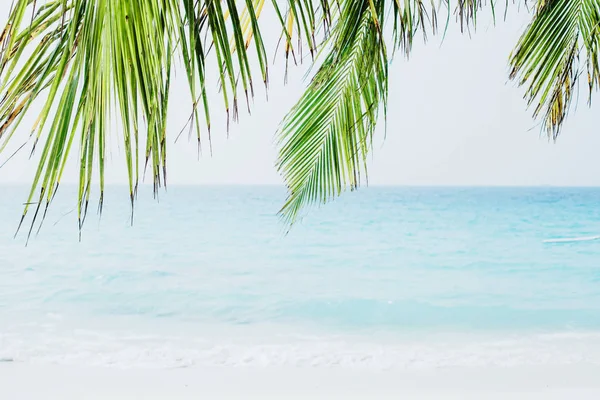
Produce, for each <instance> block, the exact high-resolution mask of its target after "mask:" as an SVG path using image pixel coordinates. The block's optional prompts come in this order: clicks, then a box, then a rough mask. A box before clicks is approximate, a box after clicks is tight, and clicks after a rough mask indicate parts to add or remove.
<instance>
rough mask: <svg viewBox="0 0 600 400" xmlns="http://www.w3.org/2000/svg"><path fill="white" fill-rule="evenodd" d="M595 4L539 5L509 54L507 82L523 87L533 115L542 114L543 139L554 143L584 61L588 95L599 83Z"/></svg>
mask: <svg viewBox="0 0 600 400" xmlns="http://www.w3.org/2000/svg"><path fill="white" fill-rule="evenodd" d="M599 44H600V0H569V1H564V0H545V1H539V2H538V4H537V9H536V12H535V16H534V18H533V21H532V22H531V24H530V25H529V27H528V29H527V31H526V32H525V34H524V35H523V36H522V37H521V39H520V40H519V43H518V44H517V48H516V49H515V51H514V53H513V54H512V56H511V59H510V62H511V64H512V67H513V68H512V71H511V78H514V79H518V80H519V83H520V84H521V85H523V84H526V85H527V92H526V98H527V100H528V103H529V104H533V103H537V105H536V106H535V109H534V116H536V117H537V116H538V115H539V114H540V113H543V115H544V116H543V118H544V127H545V130H546V132H547V134H548V137H550V138H552V139H554V140H556V138H557V136H558V135H559V133H560V129H561V127H562V123H563V122H564V119H565V116H566V114H567V112H568V109H569V105H570V103H571V100H572V98H573V89H574V87H575V84H576V82H577V78H578V76H579V74H580V72H581V71H580V69H579V65H578V60H579V59H580V58H584V59H585V63H586V65H587V75H588V83H589V89H590V94H591V91H592V90H593V89H594V88H595V87H596V86H597V85H598V83H599V80H600V71H599V69H598V46H599Z"/></svg>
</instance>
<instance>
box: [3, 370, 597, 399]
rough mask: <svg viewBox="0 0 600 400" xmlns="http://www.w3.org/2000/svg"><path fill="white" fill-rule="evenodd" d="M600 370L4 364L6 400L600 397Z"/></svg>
mask: <svg viewBox="0 0 600 400" xmlns="http://www.w3.org/2000/svg"><path fill="white" fill-rule="evenodd" d="M599 376H600V366H592V365H577V364H575V365H569V366H556V367H549V366H547V367H508V368H507V367H504V368H495V367H487V368H480V369H474V368H449V369H426V370H422V371H415V370H412V371H409V370H388V371H384V372H375V371H368V370H359V369H357V370H351V369H342V368H339V369H338V368H328V369H321V368H314V369H268V368H265V369H260V368H209V369H207V368H185V369H171V370H162V369H156V370H153V369H128V370H122V369H115V368H97V369H95V368H90V367H85V368H78V367H59V366H51V365H37V366H36V365H27V364H19V363H4V364H3V365H0V391H1V395H0V398H2V399H10V400H25V399H27V400H30V399H44V400H51V399H57V400H58V399H60V400H81V399H86V400H87V399H93V400H97V399H110V400H117V399H119V400H120V399H123V400H125V399H127V400H134V399H135V400H138V399H149V400H159V399H169V400H173V399H202V398H210V399H251V398H252V399H254V398H256V399H281V398H286V399H288V398H292V399H338V398H339V399H342V398H343V399H398V398H402V399H416V400H425V399H456V400H458V399H461V400H463V399H467V400H468V399H473V400H480V399H498V400H500V399H511V400H516V399H539V400H542V399H543V400H558V399H570V400H575V399H576V400H587V399H590V400H592V399H599V398H600V379H598V377H599Z"/></svg>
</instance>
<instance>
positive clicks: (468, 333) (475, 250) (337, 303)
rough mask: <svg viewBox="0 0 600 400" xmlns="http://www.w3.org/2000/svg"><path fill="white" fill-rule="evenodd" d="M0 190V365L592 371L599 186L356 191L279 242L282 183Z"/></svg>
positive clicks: (598, 346) (597, 324) (597, 325)
mask: <svg viewBox="0 0 600 400" xmlns="http://www.w3.org/2000/svg"><path fill="white" fill-rule="evenodd" d="M27 189H28V188H26V187H18V186H13V187H11V186H2V187H0V359H3V360H12V361H13V362H19V363H32V364H33V363H35V364H61V365H63V364H64V365H86V366H88V365H92V366H112V367H115V368H132V367H143V368H176V367H193V366H242V367H243V366H250V367H254V366H258V367H268V366H300V367H306V366H323V367H343V368H368V369H386V368H429V367H446V366H486V365H495V366H499V365H500V366H502V365H506V366H510V365H522V364H566V363H582V362H583V363H595V364H600V240H598V237H597V236H598V235H600V188H408V187H370V188H364V189H360V190H359V191H357V192H355V193H347V194H345V195H344V196H342V197H341V198H339V199H338V200H336V201H335V202H333V203H330V204H328V205H326V206H321V207H317V208H315V209H313V210H311V211H310V212H309V213H308V214H306V215H305V216H304V218H303V219H302V220H300V221H299V223H298V224H297V225H296V226H294V227H293V229H292V230H291V231H290V232H289V233H288V234H287V235H286V234H285V226H284V225H283V223H282V222H281V221H280V220H279V218H278V217H277V215H276V213H277V211H278V209H279V207H280V206H281V204H282V203H283V201H284V199H285V191H284V189H283V188H280V187H275V186H273V187H260V186H256V187H241V186H240V187H238V186H231V187H226V186H223V187H203V186H196V187H192V186H190V187H185V186H174V187H170V188H169V189H168V192H166V193H165V192H160V193H159V201H158V202H155V201H153V200H152V194H151V189H148V188H144V189H142V190H141V192H140V195H139V201H138V202H137V205H136V211H135V222H134V224H133V226H131V225H130V209H129V204H128V190H127V188H126V187H118V186H114V187H109V188H108V189H107V194H106V200H105V204H104V212H103V215H102V217H101V218H100V217H99V216H98V215H97V214H96V213H95V209H96V204H95V203H94V204H91V205H90V209H91V211H90V215H89V216H88V219H87V221H86V225H85V228H84V231H83V234H82V240H81V242H79V240H78V229H77V221H76V212H75V211H74V205H75V200H76V199H75V188H74V187H65V188H62V189H61V191H60V193H59V195H58V196H57V198H56V200H55V204H54V205H53V207H52V209H51V211H50V212H49V215H48V217H47V218H46V221H45V224H44V226H43V228H42V229H41V231H40V233H39V234H38V235H37V236H36V230H37V229H34V231H33V234H32V238H31V240H30V242H29V244H28V246H25V241H26V234H27V230H28V226H25V229H23V231H22V232H21V233H20V234H19V235H17V237H16V238H13V234H14V232H15V229H16V227H17V225H18V222H19V218H20V213H21V209H22V203H23V202H24V200H25V199H26V194H27Z"/></svg>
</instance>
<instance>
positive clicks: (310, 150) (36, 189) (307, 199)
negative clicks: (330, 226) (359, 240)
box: [0, 0, 600, 234]
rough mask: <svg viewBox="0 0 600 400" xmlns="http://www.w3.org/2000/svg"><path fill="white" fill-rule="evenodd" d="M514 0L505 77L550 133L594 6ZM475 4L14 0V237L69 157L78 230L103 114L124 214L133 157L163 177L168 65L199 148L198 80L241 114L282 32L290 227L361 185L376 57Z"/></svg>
mask: <svg viewBox="0 0 600 400" xmlns="http://www.w3.org/2000/svg"><path fill="white" fill-rule="evenodd" d="M505 2H506V6H508V3H509V2H508V0H504V1H502V2H501V3H502V4H504V3H505ZM511 3H513V2H512V1H511ZM522 3H524V4H527V2H526V1H525V0H523V1H522ZM530 3H533V9H534V13H533V20H532V22H531V24H530V26H529V27H528V28H527V30H526V32H525V33H524V34H523V36H522V37H521V39H520V41H519V42H518V43H517V47H516V49H515V51H514V53H513V54H512V55H511V58H510V63H511V66H512V72H511V77H512V78H515V79H518V82H519V83H520V84H522V85H525V86H526V88H527V91H526V98H527V100H528V102H529V103H530V104H534V105H535V107H534V114H535V115H536V116H538V115H543V118H544V126H545V128H546V130H547V132H548V134H549V135H550V136H551V137H553V138H556V136H557V135H558V133H559V131H560V127H561V125H562V122H563V120H564V117H565V115H566V113H567V111H568V106H569V104H570V101H571V98H572V92H573V87H574V85H575V82H576V80H577V77H578V76H579V74H580V73H581V72H582V71H581V70H580V67H579V65H578V64H577V62H578V60H580V59H583V60H584V64H585V66H586V69H587V74H588V82H589V87H590V90H592V89H594V88H595V86H596V85H597V84H598V82H599V79H600V77H599V75H600V73H599V69H598V53H597V52H598V29H599V18H600V0H539V1H537V2H532V1H531V0H530ZM484 6H488V7H491V10H492V12H493V13H494V14H495V13H496V10H497V4H496V2H495V1H493V0H487V1H485V0H456V1H454V0H127V1H114V0H47V1H45V2H42V1H36V0H15V1H14V2H13V4H12V7H11V10H10V15H9V19H8V21H7V24H6V26H5V28H4V29H3V31H2V32H1V34H0V46H1V48H0V155H2V154H3V153H4V154H6V149H7V146H8V144H9V143H10V142H12V141H13V138H14V137H15V132H16V131H17V128H18V127H19V126H20V124H21V122H22V121H23V119H24V116H25V115H26V114H28V113H34V114H35V115H36V120H35V123H34V124H33V126H31V127H30V128H31V130H30V141H29V142H30V143H31V148H32V150H31V152H32V153H33V152H34V151H38V152H40V153H39V154H38V155H39V158H40V161H39V167H38V169H37V172H36V174H35V176H34V179H33V184H32V186H31V192H30V194H29V198H28V200H27V203H26V205H25V209H24V212H23V217H22V219H21V223H22V222H23V220H24V219H25V216H26V215H27V214H28V212H30V211H32V212H33V213H34V217H33V221H32V223H31V226H30V228H29V233H30V234H31V232H32V230H33V228H34V225H35V222H36V221H39V222H40V224H39V225H40V226H41V223H42V222H43V217H44V216H45V214H46V211H47V209H48V206H49V205H50V204H51V202H52V199H53V197H54V195H55V194H56V192H57V190H58V187H59V184H60V181H61V177H62V175H63V172H64V170H65V165H66V163H67V160H68V159H69V158H70V157H78V159H77V160H78V162H79V166H80V176H79V199H78V215H79V226H80V228H81V226H82V224H83V223H84V221H85V216H86V214H87V210H88V203H89V199H90V193H91V188H92V180H93V177H94V176H95V175H98V176H99V187H100V211H101V209H102V203H103V201H104V168H105V154H106V151H107V149H106V147H107V141H108V139H107V138H108V135H109V133H110V131H111V130H112V125H111V124H113V122H114V121H117V125H118V126H119V127H120V128H119V129H118V134H119V136H120V137H121V138H122V143H123V148H124V154H125V162H126V166H127V171H128V177H129V191H130V199H131V204H132V210H133V203H134V200H135V197H136V193H137V188H138V182H139V180H140V179H141V178H140V176H141V175H142V174H143V171H140V167H143V168H144V170H146V169H147V170H148V173H149V174H150V173H151V175H152V179H153V182H154V188H155V191H156V190H158V188H159V187H161V186H163V185H166V184H167V145H168V140H167V121H166V119H167V110H168V106H169V92H170V83H171V79H172V75H173V71H172V67H173V65H175V63H181V64H182V65H183V66H184V70H185V75H186V77H187V82H188V86H189V92H190V95H191V103H192V104H191V106H192V115H191V117H190V121H189V123H190V127H191V128H192V129H193V132H195V136H196V140H197V143H198V146H200V145H201V143H202V142H203V141H204V139H205V138H206V139H207V140H208V141H209V142H210V132H211V107H210V104H209V95H208V94H207V87H208V86H209V85H214V84H215V83H216V82H218V84H219V85H220V86H219V88H220V96H221V97H222V101H223V104H224V106H225V109H226V114H227V115H226V118H227V121H228V124H229V120H230V119H232V120H236V119H237V116H238V109H239V108H240V107H241V105H240V103H241V102H244V103H245V104H246V105H247V107H248V108H249V105H248V104H249V98H250V97H252V96H253V94H254V90H255V87H256V86H257V85H265V86H266V87H268V85H269V61H268V59H269V58H268V57H269V55H268V54H267V52H266V50H265V40H266V39H269V40H274V41H281V42H282V44H283V45H282V47H283V52H284V54H285V60H286V62H285V63H286V66H285V67H286V68H287V66H288V64H289V62H290V61H293V62H298V60H300V59H302V57H303V53H305V54H310V56H311V63H312V64H311V67H312V68H313V69H314V73H313V74H312V76H313V77H312V80H311V81H310V83H309V84H308V87H307V89H306V91H305V93H304V95H303V96H302V97H301V98H300V100H299V101H298V102H297V104H296V105H295V106H294V107H293V108H292V109H291V110H290V112H289V113H288V114H287V116H286V117H285V119H284V120H283V122H282V124H281V127H280V129H279V131H278V132H277V138H278V145H279V158H278V161H277V167H278V169H279V171H280V172H281V174H282V175H283V178H284V180H285V182H286V184H287V188H288V195H289V196H288V199H287V201H286V203H285V205H284V206H283V208H282V209H281V215H282V216H283V217H284V219H285V220H286V221H287V222H289V223H292V222H293V221H294V220H295V219H296V218H297V216H298V212H299V211H300V210H301V209H302V208H303V207H305V206H307V205H309V204H312V203H318V202H325V201H327V200H329V199H331V198H333V197H334V196H337V195H339V194H340V193H341V192H342V191H343V190H345V189H347V188H350V189H354V188H356V187H358V186H359V185H360V184H361V180H364V179H366V174H367V171H366V163H365V160H366V156H367V154H368V152H369V150H370V148H371V138H372V135H373V132H374V129H375V126H376V123H377V122H378V120H380V119H381V116H380V114H383V118H385V113H386V104H387V97H388V75H389V72H388V64H389V61H390V59H391V56H392V54H393V53H394V52H396V51H397V50H398V51H402V52H404V53H405V54H406V55H408V54H409V53H410V50H411V47H412V44H413V40H414V39H415V38H416V37H417V36H418V35H420V36H421V37H424V38H426V37H427V36H428V35H431V34H435V33H436V32H437V30H438V25H440V22H439V21H440V20H441V21H445V23H444V22H442V23H441V24H442V25H444V26H442V27H441V28H443V29H444V31H445V29H447V27H448V23H449V22H450V20H451V19H455V20H457V21H458V23H459V25H460V28H461V30H466V29H470V28H471V27H472V26H474V24H475V22H476V20H477V14H478V11H479V10H480V9H481V8H482V7H484ZM265 9H270V12H272V14H273V15H275V18H276V20H277V22H278V23H279V24H280V26H281V35H280V36H278V37H276V38H271V37H268V38H267V37H264V36H263V34H262V32H261V26H264V25H263V24H264V22H263V21H264V19H261V15H264V14H265ZM263 18H264V17H263ZM213 70H214V71H215V72H214V73H213V72H209V71H213ZM257 82H259V83H257ZM36 101H37V103H39V104H40V106H39V107H38V108H39V110H38V109H37V108H36V107H34V105H35V104H36ZM73 145H75V146H76V147H78V149H77V156H75V155H74V154H73ZM38 147H39V149H38ZM142 147H143V148H142ZM10 156H11V157H12V155H10ZM9 158H10V157H9ZM0 165H1V164H0ZM30 209H32V210H30ZM19 226H20V225H19Z"/></svg>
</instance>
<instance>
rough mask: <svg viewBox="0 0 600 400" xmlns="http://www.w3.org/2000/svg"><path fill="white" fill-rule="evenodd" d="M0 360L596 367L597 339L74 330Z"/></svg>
mask: <svg viewBox="0 0 600 400" xmlns="http://www.w3.org/2000/svg"><path fill="white" fill-rule="evenodd" d="M0 358H2V359H10V360H14V362H18V363H21V362H24V363H32V364H59V365H81V366H111V367H117V368H126V369H127V368H182V367H191V366H202V367H214V366H233V367H338V368H351V369H354V368H359V369H369V370H385V369H391V368H401V369H429V368H442V367H444V368H445V367H479V366H482V367H483V366H521V365H565V364H572V363H588V364H598V365H600V334H597V333H583V332H581V333H567V334H565V333H557V334H536V335H533V334H529V335H527V336H517V335H512V336H503V337H501V336H498V335H496V336H495V337H489V336H476V335H471V334H468V335H467V334H458V335H452V336H450V335H436V336H427V337H423V338H421V339H415V338H412V339H409V338H404V339H402V340H392V341H390V340H387V339H386V340H371V341H369V339H368V338H366V337H362V338H357V337H350V336H348V337H321V338H319V337H299V336H296V337H270V338H269V337H267V336H263V337H262V338H260V339H259V338H251V339H249V338H239V339H229V340H219V339H218V338H216V337H212V338H191V337H182V336H169V337H164V336H152V335H127V334H122V333H120V334H115V333H107V332H103V333H99V332H92V331H84V330H76V331H70V332H63V333H56V332H55V333H54V334H53V335H48V334H44V333H38V334H32V333H27V334H23V333H21V334H15V333H11V334H6V333H5V334H0Z"/></svg>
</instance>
